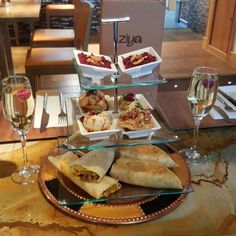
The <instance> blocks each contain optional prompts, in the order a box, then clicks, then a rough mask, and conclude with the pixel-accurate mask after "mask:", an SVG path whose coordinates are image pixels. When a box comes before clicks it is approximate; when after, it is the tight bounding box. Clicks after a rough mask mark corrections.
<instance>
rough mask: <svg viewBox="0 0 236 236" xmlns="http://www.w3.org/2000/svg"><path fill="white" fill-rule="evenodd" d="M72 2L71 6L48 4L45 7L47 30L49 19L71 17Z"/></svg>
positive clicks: (49, 25)
mask: <svg viewBox="0 0 236 236" xmlns="http://www.w3.org/2000/svg"><path fill="white" fill-rule="evenodd" d="M74 9H75V6H74V1H72V4H48V5H47V6H46V22H47V28H50V27H51V17H73V14H74Z"/></svg>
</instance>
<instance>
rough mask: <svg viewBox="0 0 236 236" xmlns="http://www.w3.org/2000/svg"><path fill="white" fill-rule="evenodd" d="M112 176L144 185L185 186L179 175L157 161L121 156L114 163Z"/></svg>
mask: <svg viewBox="0 0 236 236" xmlns="http://www.w3.org/2000/svg"><path fill="white" fill-rule="evenodd" d="M110 176H112V177H113V178H117V179H118V180H120V181H122V182H125V183H128V184H133V185H138V186H143V187H151V188H171V189H182V188H183V186H182V183H181V181H180V179H179V177H178V176H177V175H176V174H175V173H174V172H172V171H171V170H170V169H168V168H167V167H166V166H164V165H161V164H159V163H158V162H156V161H155V162H154V161H147V160H139V159H132V158H125V157H121V158H118V159H117V160H116V162H115V163H114V164H113V165H112V168H111V171H110Z"/></svg>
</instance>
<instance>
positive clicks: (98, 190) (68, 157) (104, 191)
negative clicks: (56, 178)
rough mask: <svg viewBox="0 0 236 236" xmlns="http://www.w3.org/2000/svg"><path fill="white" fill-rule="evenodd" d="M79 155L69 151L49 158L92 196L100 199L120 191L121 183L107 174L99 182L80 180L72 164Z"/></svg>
mask: <svg viewBox="0 0 236 236" xmlns="http://www.w3.org/2000/svg"><path fill="white" fill-rule="evenodd" d="M77 159H78V157H77V156H76V155H75V154H73V153H72V152H67V153H66V154H64V155H59V156H56V157H53V156H49V157H48V160H49V161H50V162H51V163H52V164H53V165H54V166H55V167H56V168H57V169H58V170H59V171H60V172H61V173H62V174H64V175H65V176H66V177H67V178H69V179H70V180H71V181H72V182H73V183H75V184H76V185H77V186H78V187H80V188H81V189H83V190H84V191H85V192H87V193H88V194H89V195H91V196H92V197H94V198H96V199H99V198H104V197H108V196H109V195H110V194H112V193H114V192H116V191H118V190H119V189H120V188H121V184H120V183H119V182H118V181H117V180H116V179H114V178H112V177H110V176H107V175H105V176H104V177H103V178H102V179H101V181H100V182H99V183H98V182H96V183H92V182H85V181H82V180H80V178H78V177H77V176H75V175H74V174H73V173H72V172H71V168H70V165H71V163H73V162H74V161H76V160H77Z"/></svg>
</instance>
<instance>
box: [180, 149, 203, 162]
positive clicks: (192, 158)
mask: <svg viewBox="0 0 236 236" xmlns="http://www.w3.org/2000/svg"><path fill="white" fill-rule="evenodd" d="M179 153H180V154H181V155H182V156H183V158H184V160H185V161H186V162H187V163H188V164H189V165H201V164H203V163H205V162H206V161H207V156H206V155H204V154H201V153H199V152H198V151H196V150H195V149H193V148H186V149H182V150H180V151H179Z"/></svg>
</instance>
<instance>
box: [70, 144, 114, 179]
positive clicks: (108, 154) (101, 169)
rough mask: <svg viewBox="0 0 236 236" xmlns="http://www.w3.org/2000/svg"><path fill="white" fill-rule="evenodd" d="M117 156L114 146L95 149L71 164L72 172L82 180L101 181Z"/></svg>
mask: <svg viewBox="0 0 236 236" xmlns="http://www.w3.org/2000/svg"><path fill="white" fill-rule="evenodd" d="M114 156H115V150H114V149H113V148H107V149H103V150H93V151H90V152H88V153H87V154H85V155H83V156H82V157H80V158H77V159H76V160H75V161H74V162H72V163H71V164H70V168H71V171H72V173H73V174H74V175H75V176H77V177H78V178H79V179H80V180H83V181H87V182H99V181H100V180H101V179H102V178H103V176H104V175H105V174H106V173H107V171H108V169H109V168H110V167H111V165H112V163H113V161H114Z"/></svg>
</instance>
